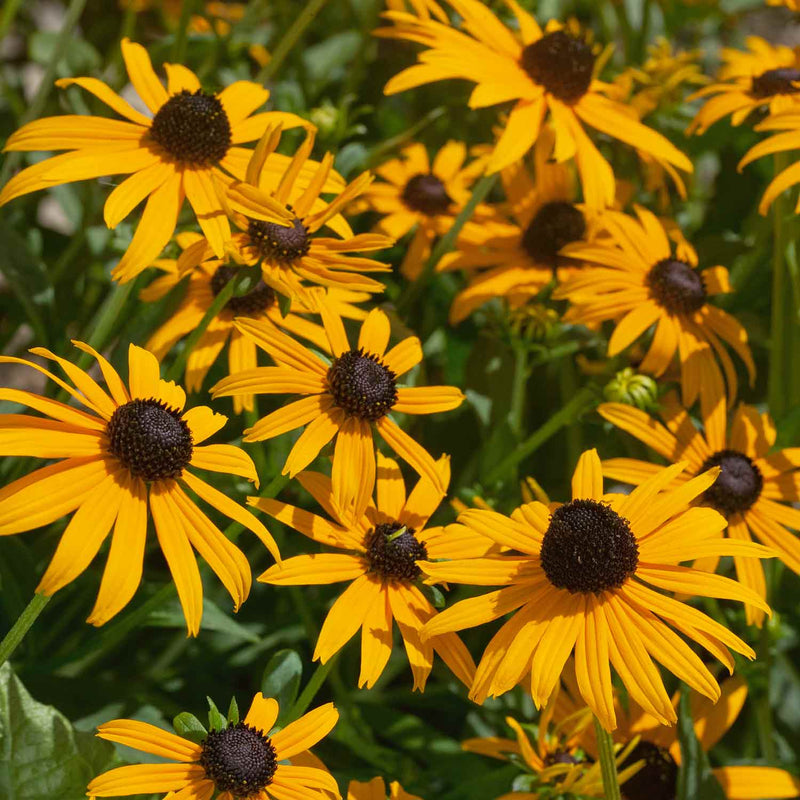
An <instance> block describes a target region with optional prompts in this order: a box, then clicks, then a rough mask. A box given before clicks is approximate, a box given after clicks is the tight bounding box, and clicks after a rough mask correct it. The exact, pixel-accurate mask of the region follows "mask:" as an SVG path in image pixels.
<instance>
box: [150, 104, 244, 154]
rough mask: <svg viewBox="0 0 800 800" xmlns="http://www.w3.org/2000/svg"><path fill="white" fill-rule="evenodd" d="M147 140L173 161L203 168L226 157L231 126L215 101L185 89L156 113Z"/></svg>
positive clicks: (220, 105)
mask: <svg viewBox="0 0 800 800" xmlns="http://www.w3.org/2000/svg"><path fill="white" fill-rule="evenodd" d="M150 138H151V139H153V141H155V142H156V143H157V144H159V145H161V147H163V148H164V150H166V151H167V153H168V154H169V155H170V156H171V157H172V158H174V159H175V161H180V162H182V163H185V164H191V165H192V166H196V167H205V166H208V165H210V164H216V163H218V162H219V161H221V160H222V159H223V158H225V156H226V155H227V153H228V149H229V148H230V146H231V124H230V121H229V120H228V115H227V114H226V113H225V109H224V108H223V107H222V103H221V102H220V101H219V98H218V97H216V96H215V95H213V94H206V93H205V92H204V91H202V90H201V89H198V90H197V91H196V92H190V91H188V90H187V89H184V90H183V91H181V92H178V94H174V95H172V97H170V98H169V100H167V102H166V103H164V105H163V106H161V108H159V109H158V111H157V112H156V115H155V116H154V117H153V122H152V123H151V125H150Z"/></svg>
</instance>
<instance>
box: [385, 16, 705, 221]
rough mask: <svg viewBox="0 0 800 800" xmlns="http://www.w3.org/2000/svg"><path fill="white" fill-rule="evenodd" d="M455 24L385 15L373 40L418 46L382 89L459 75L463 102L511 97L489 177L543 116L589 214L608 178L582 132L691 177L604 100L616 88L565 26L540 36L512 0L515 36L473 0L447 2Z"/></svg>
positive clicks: (550, 27) (522, 148) (662, 144)
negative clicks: (470, 86)
mask: <svg viewBox="0 0 800 800" xmlns="http://www.w3.org/2000/svg"><path fill="white" fill-rule="evenodd" d="M448 4H449V5H450V6H451V7H452V8H453V10H454V11H455V12H456V13H457V14H458V16H459V17H460V20H461V22H460V25H459V27H455V26H453V25H451V24H448V23H445V22H441V21H438V20H435V19H433V18H427V19H426V18H424V17H421V16H420V17H417V16H414V15H412V14H405V13H403V12H399V11H388V12H385V14H384V16H385V17H386V18H387V19H389V20H390V21H392V22H393V23H394V25H392V26H391V27H387V28H382V29H379V30H378V31H377V34H378V35H380V36H384V37H389V38H395V39H408V40H410V41H413V42H417V43H419V44H422V45H424V46H425V47H426V48H427V49H425V50H424V51H423V52H421V53H420V54H419V56H418V61H419V63H417V64H415V65H414V66H411V67H409V68H407V69H405V70H403V71H402V72H400V73H399V74H398V75H396V76H395V77H394V78H392V79H391V80H390V81H389V83H388V84H387V85H386V88H385V90H384V91H385V93H386V94H395V93H397V92H402V91H405V90H406V89H411V88H414V87H417V86H421V85H423V84H427V83H433V82H436V81H441V80H451V79H454V78H461V79H464V80H467V81H470V82H472V83H475V84H476V86H475V89H474V91H473V92H472V94H471V96H470V99H469V105H470V107H471V108H483V107H487V106H493V105H497V104H499V103H506V102H508V101H514V106H513V108H512V110H511V112H510V114H509V116H508V120H507V121H506V123H505V125H504V128H503V132H502V134H501V135H500V138H499V140H498V142H497V145H496V147H495V150H494V154H493V156H492V158H491V159H490V160H489V163H488V170H489V171H490V172H497V171H499V170H501V169H503V168H504V167H507V166H509V165H510V164H513V163H514V162H515V161H517V160H518V159H519V158H521V157H522V156H523V155H525V153H526V152H528V150H530V148H531V147H532V146H533V144H534V143H535V141H536V139H537V138H538V136H539V134H540V133H541V130H542V127H543V123H544V121H545V119H546V118H549V119H550V120H551V122H552V124H553V125H554V127H555V131H556V136H555V147H554V150H553V155H554V157H555V159H556V160H557V161H567V160H569V159H572V158H574V159H575V161H576V164H577V167H578V171H579V172H580V175H581V181H582V183H583V191H584V197H585V199H586V202H587V203H588V204H589V205H591V206H593V207H596V208H599V207H603V206H610V205H612V204H613V202H614V188H615V187H614V173H613V171H612V169H611V166H610V164H609V163H608V162H607V161H606V160H605V158H604V157H603V156H602V155H601V153H600V151H599V150H598V149H597V147H596V146H595V144H594V143H593V142H592V140H591V139H590V138H589V136H588V135H587V133H586V131H585V130H584V125H588V126H590V127H592V128H594V129H596V130H597V131H599V132H600V133H605V134H607V135H608V136H610V137H612V138H613V139H618V140H620V141H623V142H625V143H626V144H629V145H631V146H632V147H635V148H636V149H638V150H640V151H643V152H647V153H650V154H651V155H653V156H656V157H658V158H660V159H663V160H664V161H666V162H668V163H671V164H673V165H675V166H676V167H678V168H680V169H683V170H686V171H688V172H691V171H692V164H691V162H690V161H689V159H688V158H687V157H686V156H685V155H684V154H683V153H681V152H680V151H679V150H678V149H677V148H676V147H675V146H674V145H672V144H671V143H670V142H669V141H668V140H667V139H666V138H664V137H663V136H661V135H660V134H658V133H656V132H655V131H654V130H652V129H651V128H648V127H647V126H645V125H643V124H642V123H641V122H639V120H638V119H637V118H636V112H635V111H633V110H632V109H630V108H628V107H626V106H625V105H623V104H621V103H619V102H617V101H616V100H614V99H612V95H613V94H614V91H615V87H614V86H613V85H612V84H608V83H604V82H603V81H600V80H598V78H597V75H596V74H595V73H596V71H597V69H596V68H597V67H598V66H599V62H598V59H597V55H596V53H595V50H594V49H593V47H592V46H591V45H590V44H589V43H588V42H587V41H586V40H585V39H584V38H579V37H578V36H576V35H575V34H574V33H573V31H572V29H571V28H567V27H563V26H562V25H561V24H560V23H558V22H556V21H555V20H551V21H550V22H549V23H548V24H547V26H546V28H545V30H542V28H541V27H540V26H539V23H538V22H537V21H536V20H535V19H534V17H533V16H532V15H531V14H530V13H528V12H527V11H525V10H524V9H523V8H522V7H521V5H520V3H519V2H517V0H507V2H506V4H507V5H508V6H509V7H510V8H511V10H512V12H513V14H514V17H515V20H516V24H517V25H518V26H519V29H518V30H513V29H512V28H509V27H507V26H506V25H505V24H504V23H503V22H501V20H500V19H499V18H498V17H497V16H495V14H494V13H493V12H492V11H490V10H489V9H488V8H487V6H486V5H485V3H483V2H479V0H448Z"/></svg>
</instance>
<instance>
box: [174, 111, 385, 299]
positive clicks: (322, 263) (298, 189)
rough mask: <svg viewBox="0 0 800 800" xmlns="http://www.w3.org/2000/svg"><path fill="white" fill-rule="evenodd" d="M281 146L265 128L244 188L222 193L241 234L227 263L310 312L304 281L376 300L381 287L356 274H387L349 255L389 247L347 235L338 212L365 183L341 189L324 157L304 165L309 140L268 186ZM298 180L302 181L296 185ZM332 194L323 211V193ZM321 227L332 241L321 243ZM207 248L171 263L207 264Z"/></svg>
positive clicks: (277, 131)
mask: <svg viewBox="0 0 800 800" xmlns="http://www.w3.org/2000/svg"><path fill="white" fill-rule="evenodd" d="M280 139H281V127H280V126H279V125H278V126H275V127H269V128H267V130H266V131H265V132H264V135H263V136H262V137H261V139H260V140H259V142H258V145H257V146H256V148H255V150H254V151H253V155H252V158H251V159H250V161H249V162H248V164H247V170H246V174H245V180H244V181H241V182H239V181H237V182H234V183H233V184H231V185H230V186H229V188H228V190H227V201H226V202H227V203H230V209H229V210H230V213H231V215H232V217H233V220H234V222H235V223H236V225H237V226H238V228H239V229H240V231H241V232H240V233H237V234H234V236H233V239H232V241H231V243H230V252H231V255H232V256H233V257H234V258H235V259H236V260H239V261H241V262H242V263H246V264H256V263H259V262H260V263H261V265H262V271H263V274H264V281H265V282H266V283H267V284H269V285H270V286H272V288H273V289H275V290H276V291H277V292H280V293H281V294H285V295H287V296H290V297H292V298H296V299H298V300H300V301H301V302H304V303H305V304H306V305H313V301H312V300H311V298H310V296H309V294H308V290H307V289H306V288H305V287H304V285H303V281H309V282H310V283H312V284H319V285H322V286H329V287H332V288H336V289H346V290H350V291H363V292H382V291H383V290H384V286H383V284H382V283H380V282H379V281H376V280H374V279H373V278H367V277H366V276H364V275H362V274H361V273H363V272H390V271H391V267H390V266H388V265H387V264H383V263H382V262H380V261H375V260H373V259H369V258H363V257H361V256H355V255H350V254H351V253H359V252H370V251H373V252H374V251H376V250H383V249H385V248H387V247H391V245H392V244H394V242H393V240H392V239H390V238H389V237H387V236H382V235H380V234H374V233H363V234H359V235H357V236H355V235H353V231H352V229H351V228H350V225H349V224H348V222H347V220H345V218H344V217H343V216H342V214H341V212H342V210H343V209H344V208H345V207H346V206H348V205H349V204H350V203H352V201H353V200H354V199H355V198H357V197H358V196H359V195H360V194H361V193H362V192H363V191H364V190H365V189H366V188H367V187H368V186H369V184H370V183H371V182H372V175H371V174H370V173H369V172H364V173H362V174H361V175H360V176H359V177H358V178H356V179H355V180H353V181H351V182H350V183H349V184H348V185H347V186H343V185H342V184H340V180H341V179H340V178H339V176H338V175H337V174H336V173H335V172H334V171H333V155H332V154H331V153H326V154H325V157H324V158H323V159H322V162H321V163H320V164H315V162H313V161H309V160H308V157H309V155H310V154H311V150H312V148H313V147H314V132H313V131H309V133H308V136H307V137H306V140H305V141H304V142H303V144H302V145H301V146H300V147H299V148H298V149H297V152H296V153H295V155H294V157H293V158H292V160H291V161H290V162H289V164H288V165H286V166H285V167H284V168H283V169H282V170H281V172H280V175H279V176H278V177H279V180H278V181H277V182H276V181H275V180H274V178H273V170H274V167H273V166H272V162H273V160H274V158H275V156H276V154H275V152H274V151H275V148H276V147H277V146H278V143H279V142H280ZM300 178H302V180H300ZM332 191H335V192H336V193H337V197H336V198H334V199H333V200H332V201H331V202H330V203H328V202H326V201H325V200H323V199H322V198H321V197H320V194H321V193H322V192H332ZM275 220H279V222H278V223H276V222H275ZM323 227H328V228H330V230H331V231H332V232H333V233H336V234H337V238H334V237H328V236H322V235H320V231H321V229H322V228H323ZM213 255H214V253H213V248H212V247H210V245H209V244H206V245H205V247H202V246H200V245H198V246H196V247H194V248H190V250H187V252H186V253H185V254H184V255H183V257H182V258H181V259H180V260H179V262H178V267H179V269H181V270H183V269H190V268H191V267H193V266H196V265H197V264H198V263H200V262H201V261H203V260H205V259H207V258H210V257H211V256H213Z"/></svg>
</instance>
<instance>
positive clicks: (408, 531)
mask: <svg viewBox="0 0 800 800" xmlns="http://www.w3.org/2000/svg"><path fill="white" fill-rule="evenodd" d="M377 457H378V478H377V483H376V481H375V478H374V476H373V477H371V478H370V477H369V476H368V475H367V474H366V472H365V471H364V470H354V472H355V473H356V475H357V478H358V481H359V484H360V487H361V491H362V492H363V493H364V494H366V496H367V498H368V503H367V506H366V509H365V511H364V513H363V514H362V515H361V516H360V517H357V518H353V517H352V515H351V514H350V513H349V512H348V510H347V509H346V508H343V507H342V506H341V505H339V503H338V501H337V498H336V494H335V492H334V490H333V486H332V483H331V480H330V479H329V478H328V477H327V476H325V475H321V474H319V473H316V472H302V473H300V475H298V476H297V479H298V481H300V483H301V484H302V486H303V488H304V489H306V491H308V492H309V494H311V496H312V497H313V498H314V499H315V500H316V501H317V503H319V505H320V506H321V507H322V508H324V509H325V510H326V511H327V513H328V514H329V515H330V516H331V517H332V520H333V521H331V520H328V519H326V518H325V517H320V516H318V515H317V514H312V513H310V512H308V511H304V510H303V509H300V508H295V507H294V506H291V505H288V504H287V503H282V502H280V501H278V500H272V499H269V498H260V497H253V498H250V500H249V503H250V505H252V506H255V507H256V508H258V509H261V510H262V511H264V512H266V513H267V514H269V515H270V516H271V517H274V518H275V519H277V520H279V521H280V522H283V523H284V524H286V525H289V526H290V527H292V528H294V529H295V530H297V531H299V532H300V533H302V534H303V535H305V536H308V537H309V538H310V539H313V540H314V541H315V542H319V543H320V544H323V545H325V546H326V547H333V548H336V549H337V550H344V551H346V552H344V553H329V552H323V553H315V554H313V555H302V556H295V557H293V558H289V559H286V560H285V561H283V562H282V563H281V568H280V569H268V570H267V571H266V572H265V573H264V574H263V575H261V576H259V578H258V580H259V581H261V582H263V583H271V584H274V585H277V586H309V585H318V584H331V583H341V582H345V581H347V582H349V583H350V585H349V586H348V587H347V589H345V590H344V592H342V594H341V595H339V597H338V598H337V600H336V602H334V604H333V606H332V608H331V610H330V611H329V612H328V616H327V617H326V619H325V622H324V623H323V625H322V630H321V631H320V634H319V639H318V640H317V645H316V648H315V650H314V660H315V661H316V660H320V661H321V662H322V663H323V664H324V663H325V662H326V661H328V659H330V658H331V657H332V656H333V655H334V654H335V653H336V652H337V651H338V650H340V649H341V648H342V647H344V645H345V644H346V643H347V642H348V641H349V640H350V639H351V638H352V637H353V636H354V635H355V634H356V633H357V632H358V630H359V629H361V674H360V675H359V679H358V685H359V686H360V687H361V686H366V687H367V688H371V687H372V686H373V685H374V684H375V682H376V681H377V680H378V678H380V676H381V674H382V673H383V670H384V667H385V666H386V664H387V662H388V661H389V656H390V655H391V653H392V643H393V638H394V637H393V633H392V626H393V620H394V622H396V623H397V627H398V628H399V629H400V635H401V636H402V638H403V643H404V645H405V648H406V653H407V655H408V661H409V663H410V665H411V671H412V673H413V675H414V689H415V690H416V689H419V690H420V691H424V689H425V683H426V682H427V680H428V675H430V672H431V668H432V667H433V655H434V652H435V653H438V655H439V656H440V657H441V658H442V659H443V660H444V662H445V663H446V664H447V665H448V666H449V667H450V669H451V670H452V671H453V673H454V674H455V675H456V677H458V679H459V680H460V681H462V682H463V683H465V684H466V685H469V684H470V683H471V682H472V678H473V676H474V674H475V664H474V662H473V661H472V657H471V656H470V655H469V652H468V651H467V649H466V647H465V646H464V643H463V642H462V641H461V640H460V639H459V638H458V636H456V635H455V634H453V633H444V634H443V635H442V636H434V637H431V638H429V639H428V640H427V641H425V642H423V641H422V640H421V639H420V629H421V628H422V626H423V625H424V624H425V623H426V622H428V621H429V620H430V619H432V618H433V617H435V616H436V609H435V608H434V607H433V606H432V605H431V603H430V601H429V600H428V599H427V597H426V596H425V595H424V594H423V592H422V591H421V590H420V587H419V585H418V584H419V578H420V570H419V568H418V567H417V565H416V562H417V561H418V560H420V559H427V558H465V557H470V556H474V555H481V554H485V553H486V552H487V550H488V549H489V548H490V547H491V545H492V542H491V541H489V540H488V539H486V538H485V537H482V536H479V535H474V534H472V535H469V534H468V535H467V536H463V537H462V536H460V535H458V532H451V531H449V530H448V529H447V528H441V527H433V528H426V527H425V526H426V525H427V524H428V520H429V519H430V517H431V516H432V515H433V513H434V511H436V509H437V507H438V506H439V503H440V502H441V500H442V498H443V497H444V494H445V491H446V487H447V484H448V483H449V482H450V462H449V459H448V457H446V456H443V457H442V458H441V459H440V460H439V462H438V463H437V464H436V469H437V472H438V480H437V482H436V484H434V483H433V482H432V481H430V480H429V479H428V478H427V477H423V478H420V480H419V482H418V483H417V485H416V486H415V487H414V489H413V490H412V492H411V493H410V494H409V495H408V496H406V490H405V484H404V482H403V476H402V473H401V472H400V469H399V467H398V466H397V463H396V462H394V461H392V460H391V459H389V458H386V457H384V456H382V455H381V454H380V452H379V453H378V454H377ZM350 466H351V467H352V464H351V465H350ZM442 487H444V488H442ZM373 488H375V503H374V504H373V502H372V499H371V495H372V492H373Z"/></svg>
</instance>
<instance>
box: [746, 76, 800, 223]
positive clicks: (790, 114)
mask: <svg viewBox="0 0 800 800" xmlns="http://www.w3.org/2000/svg"><path fill="white" fill-rule="evenodd" d="M798 91H800V79H799V80H798ZM756 130H757V131H781V133H776V134H775V135H774V136H769V137H768V138H766V139H764V141H763V142H759V143H758V144H756V145H753V147H751V148H750V149H749V150H748V151H747V152H746V153H745V155H744V158H743V159H742V160H741V161H740V162H739V167H738V168H739V170H740V171H741V170H743V169H744V168H745V167H746V166H747V165H748V164H750V163H752V162H753V161H755V160H756V159H758V158H763V157H764V156H769V155H775V154H776V153H785V152H787V151H790V150H797V149H798V148H800V107H798V110H797V111H787V112H784V113H782V114H775V115H774V116H770V117H767V119H765V120H764V121H763V122H761V123H759V124H758V125H756ZM798 183H800V162H798V161H794V162H793V163H792V164H790V165H789V166H788V167H786V169H783V170H781V171H780V172H778V174H777V175H776V176H775V177H774V178H773V179H772V180H771V181H770V183H769V185H768V186H767V188H766V189H765V190H764V195H763V196H762V198H761V202H760V203H759V204H758V210H759V212H760V213H761V214H766V213H767V211H769V207H770V206H771V205H772V203H773V202H774V201H775V198H776V197H778V195H780V194H782V193H783V192H785V191H786V190H787V189H790V188H791V187H792V186H795V185H796V184H798ZM798 211H800V198H798V200H797V204H796V205H795V213H798Z"/></svg>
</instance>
